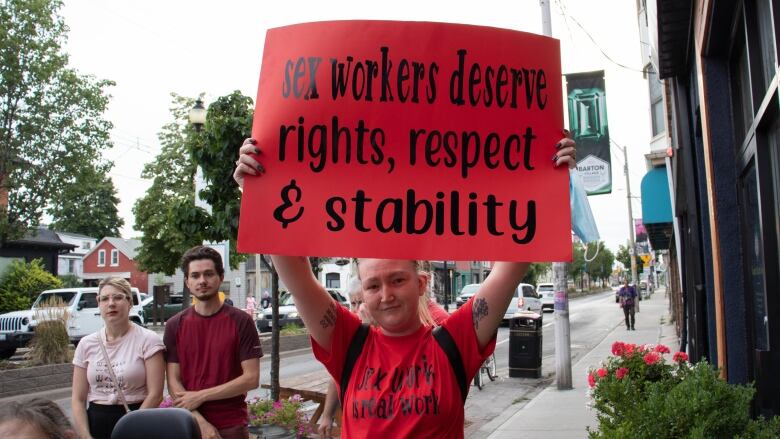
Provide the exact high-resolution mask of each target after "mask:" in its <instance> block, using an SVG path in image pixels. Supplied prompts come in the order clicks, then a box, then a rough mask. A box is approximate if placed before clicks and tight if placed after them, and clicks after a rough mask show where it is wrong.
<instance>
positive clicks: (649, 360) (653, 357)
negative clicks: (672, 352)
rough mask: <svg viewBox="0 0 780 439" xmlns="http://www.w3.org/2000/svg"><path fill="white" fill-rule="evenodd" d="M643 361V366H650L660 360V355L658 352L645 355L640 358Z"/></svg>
mask: <svg viewBox="0 0 780 439" xmlns="http://www.w3.org/2000/svg"><path fill="white" fill-rule="evenodd" d="M642 359H643V360H645V364H647V365H648V366H652V365H653V364H655V363H658V362H659V361H660V360H661V354H659V353H658V352H648V353H646V354H645V356H644V357H642Z"/></svg>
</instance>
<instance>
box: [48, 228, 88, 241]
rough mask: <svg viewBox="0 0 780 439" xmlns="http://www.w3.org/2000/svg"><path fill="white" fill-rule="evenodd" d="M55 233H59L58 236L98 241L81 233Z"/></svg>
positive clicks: (56, 231)
mask: <svg viewBox="0 0 780 439" xmlns="http://www.w3.org/2000/svg"><path fill="white" fill-rule="evenodd" d="M54 232H55V233H57V234H58V235H68V236H70V237H71V238H78V239H94V240H97V238H95V237H94V236H87V235H82V234H81V233H73V232H63V231H60V230H55V231H54Z"/></svg>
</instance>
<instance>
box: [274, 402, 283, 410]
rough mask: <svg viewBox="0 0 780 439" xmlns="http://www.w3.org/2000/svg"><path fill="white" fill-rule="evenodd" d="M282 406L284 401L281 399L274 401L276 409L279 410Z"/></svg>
mask: <svg viewBox="0 0 780 439" xmlns="http://www.w3.org/2000/svg"><path fill="white" fill-rule="evenodd" d="M281 408H282V402H281V401H274V410H279V409H281Z"/></svg>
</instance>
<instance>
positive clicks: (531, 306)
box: [504, 284, 542, 321]
mask: <svg viewBox="0 0 780 439" xmlns="http://www.w3.org/2000/svg"><path fill="white" fill-rule="evenodd" d="M518 311H533V312H535V313H538V314H539V315H541V314H542V299H540V298H539V295H538V294H536V289H535V288H534V286H533V285H529V284H520V285H518V286H517V289H515V296H514V297H513V298H512V301H511V302H509V307H508V308H507V309H506V313H505V314H504V320H507V321H508V320H509V319H511V318H512V317H513V316H514V315H515V313H517V312H518Z"/></svg>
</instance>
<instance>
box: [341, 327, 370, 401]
mask: <svg viewBox="0 0 780 439" xmlns="http://www.w3.org/2000/svg"><path fill="white" fill-rule="evenodd" d="M367 336H368V324H367V323H363V324H361V325H360V326H358V328H357V331H355V334H353V335H352V340H351V341H350V342H349V348H348V349H347V360H346V362H345V363H344V369H342V370H341V386H340V395H339V396H340V399H339V402H341V406H342V407H343V406H344V395H346V393H347V385H349V379H350V378H351V377H352V370H353V369H354V368H355V363H356V362H357V359H358V357H359V356H360V353H361V352H363V345H365V344H366V337H367Z"/></svg>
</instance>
